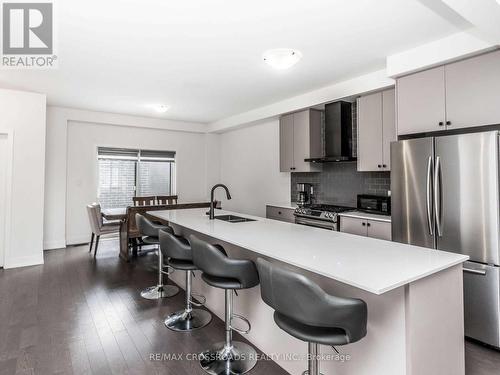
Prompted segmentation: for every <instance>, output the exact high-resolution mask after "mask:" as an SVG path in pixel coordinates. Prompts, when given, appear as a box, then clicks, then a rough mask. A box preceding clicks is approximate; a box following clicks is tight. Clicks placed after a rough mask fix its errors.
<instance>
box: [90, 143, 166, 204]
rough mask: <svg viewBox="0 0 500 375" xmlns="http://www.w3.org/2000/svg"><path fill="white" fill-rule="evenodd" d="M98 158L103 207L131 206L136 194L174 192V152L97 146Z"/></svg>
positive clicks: (100, 199) (100, 198)
mask: <svg viewBox="0 0 500 375" xmlns="http://www.w3.org/2000/svg"><path fill="white" fill-rule="evenodd" d="M97 160H98V172H99V185H98V191H97V197H98V199H99V202H100V203H101V206H102V207H103V208H119V207H127V206H130V205H132V204H133V201H132V198H133V197H134V196H136V195H137V196H148V195H174V194H175V152H171V151H150V150H129V149H117V148H105V147H99V148H98V150H97Z"/></svg>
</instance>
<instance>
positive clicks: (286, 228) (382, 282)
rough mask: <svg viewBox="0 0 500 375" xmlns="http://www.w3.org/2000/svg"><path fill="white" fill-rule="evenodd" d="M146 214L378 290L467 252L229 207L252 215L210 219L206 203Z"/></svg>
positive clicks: (444, 264) (413, 278) (456, 260)
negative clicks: (234, 220) (240, 219)
mask: <svg viewBox="0 0 500 375" xmlns="http://www.w3.org/2000/svg"><path fill="white" fill-rule="evenodd" d="M148 214H149V215H151V216H153V217H157V218H159V219H162V220H165V221H168V222H170V223H172V224H175V225H178V226H181V227H184V228H186V229H190V230H192V231H195V232H198V233H202V234H204V235H206V236H209V237H212V238H214V239H218V240H220V241H224V242H227V243H230V244H232V245H235V246H238V247H241V248H244V249H247V250H250V251H252V252H254V253H257V254H260V255H263V256H266V257H269V258H271V259H275V260H278V261H281V262H283V263H287V264H290V265H292V266H295V267H299V268H302V269H304V270H307V271H310V272H314V273H317V274H319V275H321V276H324V277H328V278H331V279H334V280H336V281H339V282H342V283H345V284H347V285H351V286H353V287H356V288H359V289H362V290H365V291H368V292H370V293H373V294H376V295H380V294H383V293H386V292H389V291H391V290H393V289H396V288H398V287H401V286H403V285H406V284H409V283H411V282H414V281H416V280H419V279H422V278H424V277H427V276H429V275H432V274H434V273H436V272H439V271H442V270H445V269H447V268H450V267H453V266H456V265H459V264H461V263H463V262H465V261H466V260H467V259H468V256H466V255H461V254H454V253H449V252H444V251H439V250H433V249H427V248H422V247H418V246H411V245H406V244H400V243H396V242H390V241H384V240H377V239H373V238H368V237H362V236H356V235H351V234H347V233H340V232H334V231H329V230H325V229H319V228H312V227H308V226H302V225H297V224H292V223H286V222H281V221H277V220H271V219H266V218H261V217H256V216H251V215H246V214H240V213H236V212H231V211H224V210H217V212H216V215H228V214H231V215H238V216H242V217H246V218H250V219H254V220H255V221H250V222H242V223H228V222H224V221H221V220H217V219H215V220H210V219H209V218H208V216H207V215H206V209H183V210H165V211H151V212H148Z"/></svg>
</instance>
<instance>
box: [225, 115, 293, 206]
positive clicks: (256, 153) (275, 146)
mask: <svg viewBox="0 0 500 375" xmlns="http://www.w3.org/2000/svg"><path fill="white" fill-rule="evenodd" d="M220 137H221V138H220V163H221V172H220V173H221V182H222V183H224V184H226V185H227V186H228V187H229V190H230V192H231V195H232V198H233V199H232V200H230V201H226V200H225V198H222V201H223V203H222V204H223V207H224V208H226V209H228V210H234V211H238V212H242V213H247V214H252V215H257V216H265V214H266V204H267V203H272V202H275V203H279V202H286V201H289V200H290V173H281V172H280V171H279V169H280V168H279V120H278V119H277V118H274V119H270V120H266V121H263V122H260V123H258V124H255V125H253V126H250V127H245V128H240V129H237V130H233V131H230V132H227V133H223V134H221V135H220Z"/></svg>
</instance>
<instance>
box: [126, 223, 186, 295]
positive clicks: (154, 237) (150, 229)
mask: <svg viewBox="0 0 500 375" xmlns="http://www.w3.org/2000/svg"><path fill="white" fill-rule="evenodd" d="M135 221H136V223H137V228H138V229H139V233H141V235H142V236H143V239H142V240H143V241H144V243H145V244H148V245H157V246H158V284H157V285H155V286H150V287H149V288H146V289H144V290H143V291H142V292H141V297H143V298H146V299H160V298H165V297H173V296H175V295H176V294H177V293H179V288H178V287H176V286H174V285H165V284H163V274H166V275H167V276H168V272H165V271H163V266H164V264H163V254H162V252H161V251H160V249H159V245H160V239H159V231H160V230H164V231H170V232H172V233H173V232H174V231H173V229H172V228H170V227H169V226H167V225H157V224H155V223H153V222H152V221H151V220H148V219H147V218H146V217H144V216H143V215H141V214H136V215H135ZM167 269H168V268H167Z"/></svg>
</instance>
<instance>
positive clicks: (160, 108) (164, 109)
mask: <svg viewBox="0 0 500 375" xmlns="http://www.w3.org/2000/svg"><path fill="white" fill-rule="evenodd" d="M151 107H152V108H153V109H154V110H155V111H156V112H158V113H165V112H167V111H168V108H169V107H168V105H165V104H155V105H152V106H151Z"/></svg>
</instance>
